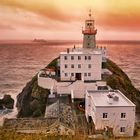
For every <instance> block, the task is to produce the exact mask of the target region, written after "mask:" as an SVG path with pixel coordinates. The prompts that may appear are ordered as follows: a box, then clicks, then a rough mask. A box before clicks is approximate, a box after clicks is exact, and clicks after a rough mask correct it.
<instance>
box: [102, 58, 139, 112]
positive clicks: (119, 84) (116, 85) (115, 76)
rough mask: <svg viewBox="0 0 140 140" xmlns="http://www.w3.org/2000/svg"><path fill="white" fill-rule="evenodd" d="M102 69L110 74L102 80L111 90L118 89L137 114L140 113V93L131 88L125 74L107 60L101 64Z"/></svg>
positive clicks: (131, 85) (130, 83)
mask: <svg viewBox="0 0 140 140" xmlns="http://www.w3.org/2000/svg"><path fill="white" fill-rule="evenodd" d="M103 67H104V68H107V69H109V70H110V71H111V72H112V75H110V76H107V77H105V78H104V80H106V81H107V84H108V85H109V86H110V87H111V88H112V89H119V90H120V91H121V92H122V93H123V94H124V95H125V96H126V97H128V98H129V99H130V100H131V101H132V102H133V103H134V104H135V105H136V110H137V112H140V91H139V90H138V89H136V88H135V87H134V86H133V84H132V82H131V80H130V79H129V77H128V76H127V75H126V74H125V72H123V70H122V69H121V68H119V67H118V66H117V65H116V64H115V63H114V62H113V61H111V60H109V59H108V60H107V63H105V64H103Z"/></svg>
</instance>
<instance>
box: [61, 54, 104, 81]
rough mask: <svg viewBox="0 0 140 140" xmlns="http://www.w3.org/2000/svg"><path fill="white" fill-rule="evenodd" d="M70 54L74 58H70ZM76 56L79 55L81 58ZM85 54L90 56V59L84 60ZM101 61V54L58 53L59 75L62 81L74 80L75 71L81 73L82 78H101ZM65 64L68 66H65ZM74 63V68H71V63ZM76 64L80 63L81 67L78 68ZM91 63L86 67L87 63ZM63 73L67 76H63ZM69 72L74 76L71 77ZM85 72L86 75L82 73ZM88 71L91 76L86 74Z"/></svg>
mask: <svg viewBox="0 0 140 140" xmlns="http://www.w3.org/2000/svg"><path fill="white" fill-rule="evenodd" d="M64 56H67V58H68V59H67V60H65V59H64ZM71 56H74V60H71ZM78 56H81V60H78ZM85 56H91V60H85ZM101 63H102V55H101V54H69V53H67V54H61V55H60V75H61V80H62V81H71V80H75V73H81V74H82V79H83V80H101ZM65 64H66V65H67V66H68V67H67V68H65ZM72 64H74V68H71V65H72ZM78 64H80V65H81V68H78ZM89 64H90V65H91V68H88V65H89ZM65 73H67V74H68V76H67V77H66V76H65ZM71 73H74V76H73V77H71ZM84 73H87V76H85V75H84ZM88 73H91V76H88Z"/></svg>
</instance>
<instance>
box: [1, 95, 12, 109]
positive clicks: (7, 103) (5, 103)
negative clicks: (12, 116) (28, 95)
mask: <svg viewBox="0 0 140 140" xmlns="http://www.w3.org/2000/svg"><path fill="white" fill-rule="evenodd" d="M4 108H7V109H13V108H14V99H12V98H11V95H4V97H3V99H0V109H4Z"/></svg>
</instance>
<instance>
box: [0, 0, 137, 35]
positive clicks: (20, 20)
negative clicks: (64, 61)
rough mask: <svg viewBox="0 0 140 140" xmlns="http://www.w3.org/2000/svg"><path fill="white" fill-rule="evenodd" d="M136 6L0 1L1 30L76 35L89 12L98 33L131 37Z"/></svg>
mask: <svg viewBox="0 0 140 140" xmlns="http://www.w3.org/2000/svg"><path fill="white" fill-rule="evenodd" d="M139 5H140V1H139V0H133V1H132V0H117V1H114V0H88V1H87V0H78V1H75V0H70V1H66V0H0V10H1V11H0V29H3V30H4V29H9V30H10V28H11V29H12V28H13V29H16V30H21V29H22V28H23V29H24V30H26V31H27V30H34V31H38V30H40V32H41V33H42V34H43V31H44V32H46V31H47V32H48V31H52V32H54V34H55V33H56V32H57V33H58V31H59V32H60V33H62V32H65V33H66V31H67V33H70V32H77V33H76V35H77V34H78V33H79V34H80V33H81V26H84V19H86V18H87V17H88V16H87V15H88V13H87V12H88V10H89V9H92V11H93V17H94V18H95V20H96V27H97V26H98V30H99V31H100V32H102V30H103V31H104V34H105V35H110V32H111V34H112V33H114V34H115V32H116V34H117V35H118V31H119V32H120V34H121V32H127V33H129V34H131V32H139V31H140V26H139V25H140V9H139ZM2 21H5V22H2ZM23 29H22V32H23ZM38 32H39V31H38ZM40 32H39V33H40ZM100 32H98V33H100ZM30 34H31V32H30ZM44 34H45V33H44ZM58 34H59V33H58ZM136 35H138V33H137V34H136ZM120 36H121V35H120ZM128 36H129V35H128ZM64 37H65V36H64ZM109 37H110V36H109ZM120 38H121V37H120Z"/></svg>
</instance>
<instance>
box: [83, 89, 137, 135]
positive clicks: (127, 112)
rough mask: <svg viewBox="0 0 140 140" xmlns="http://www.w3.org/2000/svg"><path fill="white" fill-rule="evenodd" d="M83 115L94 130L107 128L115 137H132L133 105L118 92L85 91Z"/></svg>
mask: <svg viewBox="0 0 140 140" xmlns="http://www.w3.org/2000/svg"><path fill="white" fill-rule="evenodd" d="M85 115H86V118H87V120H88V121H89V119H92V121H93V123H94V125H95V130H103V129H105V128H107V127H109V128H112V129H113V134H114V135H115V136H133V132H134V123H135V105H134V104H133V103H132V102H131V101H130V100H129V99H128V98H127V97H125V96H124V95H123V94H122V93H121V92H120V91H118V90H116V91H105V90H104V91H87V93H86V98H85Z"/></svg>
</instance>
